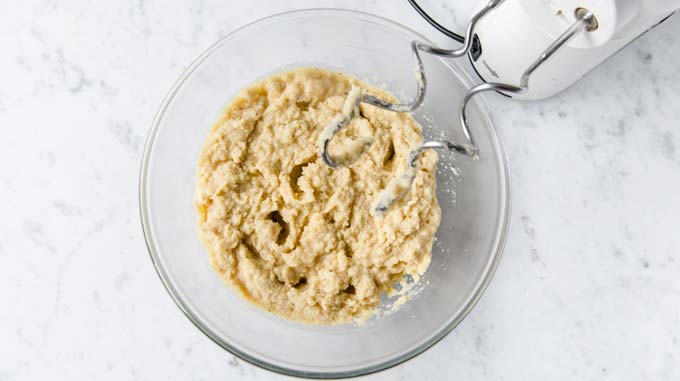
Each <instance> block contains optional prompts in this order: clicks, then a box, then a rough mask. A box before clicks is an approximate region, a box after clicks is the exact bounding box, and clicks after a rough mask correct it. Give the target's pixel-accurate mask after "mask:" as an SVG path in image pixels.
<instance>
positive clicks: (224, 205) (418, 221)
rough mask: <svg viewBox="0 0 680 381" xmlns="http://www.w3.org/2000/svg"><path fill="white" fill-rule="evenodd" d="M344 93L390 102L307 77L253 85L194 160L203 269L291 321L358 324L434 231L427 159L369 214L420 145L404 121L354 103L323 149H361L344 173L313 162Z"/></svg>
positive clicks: (419, 264) (432, 156)
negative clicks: (405, 185) (398, 193)
mask: <svg viewBox="0 0 680 381" xmlns="http://www.w3.org/2000/svg"><path fill="white" fill-rule="evenodd" d="M352 86H359V87H361V89H362V90H363V91H364V92H365V93H367V94H371V95H374V96H377V97H380V98H382V99H386V100H392V101H394V100H395V98H394V97H393V96H392V95H390V94H389V93H387V92H385V91H384V90H381V89H378V88H376V87H372V86H369V85H367V84H365V83H362V82H359V81H358V80H357V79H355V78H353V77H351V76H348V75H344V74H341V73H335V72H329V71H325V70H321V69H314V68H306V69H299V70H295V71H291V72H285V73H280V74H277V75H274V76H272V77H269V78H266V79H264V80H262V81H260V82H258V83H255V84H253V85H251V86H250V87H248V88H245V89H244V90H242V91H241V92H240V93H239V94H238V95H237V96H236V97H235V98H234V99H233V100H232V101H231V102H230V103H229V105H228V106H227V107H226V108H225V110H224V113H223V115H222V117H221V118H220V119H219V121H218V122H217V123H216V124H215V125H214V127H213V129H212V131H211V132H210V134H209V136H208V138H207V141H206V143H205V146H204V148H203V151H202V152H201V154H200V158H199V162H198V179H197V190H196V208H197V210H198V230H199V236H200V239H201V240H202V241H203V244H204V245H205V247H206V249H207V251H208V254H209V259H210V263H211V265H212V267H213V268H214V270H215V271H216V272H217V273H219V275H220V276H221V277H222V278H223V279H224V280H225V282H226V283H227V284H228V285H229V286H230V287H232V288H233V289H235V290H236V291H237V292H239V293H240V294H241V295H242V296H243V297H245V298H246V299H247V300H249V301H251V302H253V303H254V304H256V305H258V306H260V307H262V308H264V309H265V310H267V311H270V312H272V313H274V314H277V315H280V316H283V317H285V318H288V319H292V320H296V321H299V322H304V323H312V324H338V323H347V322H351V321H352V320H355V319H358V318H363V317H366V316H369V315H370V312H371V311H373V310H374V309H375V308H376V306H377V305H378V304H379V302H380V295H381V293H383V292H390V291H391V290H392V286H393V285H394V284H396V283H398V282H400V281H401V280H402V278H403V276H404V275H405V274H411V275H413V276H414V277H415V278H416V279H417V278H418V277H419V276H420V275H422V274H423V273H424V272H425V270H426V269H427V267H428V265H429V263H430V258H431V255H432V254H431V253H432V243H433V240H434V236H435V232H436V231H437V227H438V226H439V222H440V209H439V205H438V203H437V199H436V191H435V187H436V183H435V166H436V162H437V154H436V152H434V151H432V150H428V151H426V152H424V153H423V154H422V156H421V158H420V159H419V166H418V169H417V171H416V174H415V180H414V182H413V187H412V189H411V191H410V192H409V193H408V194H407V195H406V196H405V197H404V198H402V199H401V200H399V201H398V202H397V203H396V204H395V205H394V206H393V207H392V208H391V209H390V210H388V211H387V212H386V213H385V214H384V215H383V216H374V215H372V214H371V204H372V202H373V200H374V198H375V197H377V195H378V194H379V193H380V191H381V190H382V189H383V188H385V186H386V185H387V184H388V183H389V182H390V180H391V179H392V178H394V177H396V176H399V175H400V174H401V173H403V172H404V171H405V170H406V161H407V156H408V153H409V150H410V148H411V147H412V146H413V145H415V144H417V143H419V142H421V141H422V135H421V133H420V126H419V125H418V124H417V123H416V121H415V120H414V119H413V117H412V116H411V115H409V114H406V113H394V112H389V111H385V110H381V109H378V108H376V107H373V106H370V105H366V104H361V105H360V113H359V116H357V117H356V118H354V119H353V120H352V121H351V123H350V124H349V125H348V126H347V127H346V128H345V129H343V130H342V131H341V132H340V133H339V134H338V135H337V136H336V137H335V138H334V139H333V141H332V142H331V144H330V152H331V153H334V152H342V151H343V147H346V146H347V145H351V144H352V143H353V142H357V141H359V140H361V139H365V138H367V137H369V138H372V139H373V144H372V145H371V146H370V147H369V148H367V149H366V150H365V152H364V153H363V154H362V155H361V156H359V157H358V160H357V161H356V162H354V163H353V164H351V165H350V166H349V167H344V168H338V169H332V168H329V167H328V166H326V165H325V164H324V163H323V161H322V160H321V158H320V157H319V155H318V150H317V139H318V137H319V134H320V133H321V131H322V130H323V129H324V127H325V126H326V125H327V124H328V123H330V122H331V121H332V120H333V118H334V117H336V116H337V115H338V114H340V113H341V112H342V108H343V103H344V101H345V98H346V97H347V94H348V93H349V91H350V89H351V88H352Z"/></svg>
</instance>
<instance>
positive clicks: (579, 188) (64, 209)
mask: <svg viewBox="0 0 680 381" xmlns="http://www.w3.org/2000/svg"><path fill="white" fill-rule="evenodd" d="M472 4H473V2H472V1H465V2H462V3H461V4H458V3H451V2H442V3H441V8H442V9H441V12H448V13H443V15H448V16H446V17H448V18H449V20H453V21H454V22H455V23H456V24H457V25H462V24H464V21H465V18H466V15H467V14H469V12H470V10H471V9H472ZM310 6H312V4H309V3H308V2H306V1H303V0H294V1H269V2H264V1H257V2H224V1H218V0H196V1H181V2H180V1H172V2H168V1H160V0H144V1H140V0H130V1H118V2H115V1H114V2H88V1H84V0H75V1H70V2H56V1H38V0H31V1H21V2H12V3H11V4H10V3H6V4H4V5H3V6H0V9H1V10H2V12H0V15H1V16H0V21H1V22H0V36H2V37H1V38H0V41H2V44H1V45H0V46H2V48H3V59H0V84H2V85H1V86H0V196H1V197H0V212H1V213H2V218H0V302H2V306H3V307H2V309H0V343H2V344H0V351H1V353H2V360H1V361H0V380H3V381H4V380H32V379H40V378H50V379H111V380H114V379H116V380H118V379H236V378H239V377H240V378H243V379H251V380H274V379H282V378H283V377H281V376H278V375H275V374H272V373H270V372H267V371H264V370H261V369H258V368H255V367H254V366H251V365H249V364H247V363H245V362H243V361H241V360H239V359H236V358H234V357H233V356H231V355H230V354H228V353H226V352H225V351H223V350H222V349H220V348H219V347H218V346H216V345H214V344H213V343H212V342H210V340H209V339H207V338H206V337H204V336H203V334H201V333H200V332H199V331H198V330H197V329H195V328H194V327H193V326H192V324H191V323H190V322H189V321H188V320H187V319H186V318H185V317H184V316H183V315H182V314H181V313H179V311H178V310H177V308H176V307H175V305H174V304H173V302H172V301H171V299H170V298H169V297H168V295H167V294H166V292H165V290H164V289H163V287H162V285H161V283H160V281H159V280H158V277H157V276H156V274H155V272H154V269H153V267H152V266H151V263H150V260H149V258H148V255H147V253H146V247H145V245H144V240H143V237H142V233H141V228H140V223H139V219H138V212H137V208H138V205H137V176H138V169H139V161H140V158H141V151H142V149H143V142H144V139H145V137H146V134H147V131H148V128H149V125H150V123H151V119H152V117H153V115H154V113H155V111H156V108H157V107H158V106H159V104H160V102H161V100H162V99H163V97H164V95H165V93H166V91H167V90H168V89H169V88H170V86H171V84H172V83H173V82H174V80H175V79H176V78H177V77H178V76H179V74H180V73H181V71H182V69H183V68H184V67H186V66H187V65H188V64H189V63H190V62H191V60H192V59H193V58H194V57H196V56H197V55H198V54H199V53H200V52H202V51H203V50H204V49H206V48H207V47H208V46H209V45H210V44H212V43H213V42H214V41H215V40H216V39H218V38H219V37H221V36H224V35H225V34H227V33H229V32H230V31H232V30H234V29H235V28H236V27H238V26H241V25H244V24H246V23H248V22H251V21H253V20H256V19H258V18H260V17H263V16H267V15H270V14H273V13H277V12H282V11H286V10H290V9H296V8H305V7H310ZM313 6H317V7H349V8H358V9H362V10H364V11H366V12H370V13H377V14H380V15H383V16H385V17H388V18H391V19H394V20H397V21H399V22H402V23H404V24H406V25H409V26H411V27H412V28H414V29H416V30H419V31H421V32H423V33H425V34H426V35H428V36H431V37H432V38H433V39H434V40H435V41H437V42H440V43H448V42H447V41H446V40H445V39H443V38H442V37H441V36H438V35H437V34H436V32H435V31H433V30H432V29H431V28H430V27H429V26H428V25H427V24H426V23H425V22H424V21H422V20H421V19H420V18H419V16H417V14H416V13H415V12H414V11H413V10H412V9H411V8H410V7H409V6H408V4H407V3H406V2H393V1H388V0H376V1H366V0H364V1H352V2H349V3H348V2H346V1H337V0H321V1H318V2H316V3H315V4H313ZM488 98H489V101H490V103H491V106H492V109H493V112H494V115H493V117H494V118H495V120H496V122H497V124H498V126H499V127H500V129H501V131H502V133H503V136H504V139H505V144H506V147H507V149H508V152H509V158H510V163H511V170H512V177H513V184H512V185H513V196H512V202H513V212H512V213H513V215H512V224H511V229H510V235H509V239H508V242H507V246H506V250H505V256H504V259H503V261H502V263H501V266H500V268H499V270H498V272H497V274H496V277H495V278H494V280H493V282H492V283H491V286H490V287H489V289H488V291H487V292H486V294H485V295H484V297H483V298H482V299H481V301H480V303H479V304H478V306H477V307H476V308H475V309H474V311H473V312H472V313H471V314H470V315H469V316H468V318H467V319H466V320H465V321H464V322H463V323H462V324H461V325H460V326H459V327H458V328H457V329H456V330H455V331H454V332H452V333H451V334H450V335H449V336H448V337H447V338H446V339H445V340H443V341H442V342H440V343H439V344H437V345H436V346H435V347H433V348H432V349H430V350H428V351H427V352H425V353H424V354H422V355H420V356H419V357H417V358H416V359H413V360H411V361H409V362H407V363H405V364H403V365H401V366H398V367H396V368H393V369H390V370H388V371H385V372H382V373H379V374H376V375H372V376H368V377H366V378H365V379H369V380H383V379H384V380H395V379H397V380H411V379H432V380H445V379H447V380H448V379H453V378H456V379H468V380H469V379H505V380H524V379H612V380H619V379H655V380H677V379H679V378H680V365H679V364H680V343H679V341H680V302H679V301H680V258H679V257H678V252H679V251H680V232H679V230H678V216H680V199H679V198H678V193H679V191H680V16H674V17H672V18H670V19H669V20H668V21H667V22H665V23H664V24H662V25H660V26H659V27H658V28H656V29H654V30H653V31H652V32H650V33H648V34H646V35H644V36H642V37H641V38H639V39H638V40H637V41H635V42H634V43H632V44H631V45H630V46H628V47H627V48H626V49H624V50H623V51H621V52H620V53H619V54H617V55H616V56H614V57H613V58H612V59H610V60H608V61H607V62H605V63H604V64H603V65H601V66H600V67H598V68H596V69H595V70H594V71H593V72H592V73H590V74H589V75H588V76H587V77H586V78H585V79H584V80H583V81H581V82H580V83H578V84H577V85H575V86H574V87H572V88H570V89H568V90H567V91H565V92H563V93H561V94H559V95H558V96H556V97H553V98H551V99H547V100H544V101H540V102H534V103H518V102H512V101H508V100H506V99H503V98H501V97H497V96H493V95H491V96H489V97H488Z"/></svg>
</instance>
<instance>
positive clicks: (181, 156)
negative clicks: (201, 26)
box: [140, 9, 510, 378]
mask: <svg viewBox="0 0 680 381" xmlns="http://www.w3.org/2000/svg"><path fill="white" fill-rule="evenodd" d="M414 39H415V40H421V41H427V39H425V38H424V37H423V36H421V35H419V34H417V33H415V32H413V31H412V30H410V29H408V28H406V27H404V26H402V25H399V24H397V23H394V22H392V21H389V20H386V19H383V18H380V17H377V16H373V15H369V14H365V13H359V12H354V11H346V10H323V9H321V10H303V11H294V12H289V13H284V14H279V15H276V16H272V17H268V18H265V19H262V20H260V21H257V22H254V23H252V24H250V25H248V26H245V27H243V28H241V29H239V30H236V31H235V32H233V33H231V34H230V35H228V36H226V37H224V38H222V39H221V40H220V41H219V42H217V43H216V44H215V45H213V46H212V47H210V48H209V49H208V50H207V51H206V52H205V53H203V54H202V55H201V56H200V57H198V59H196V61H195V62H194V63H193V64H192V65H191V66H190V67H189V68H188V69H187V70H186V71H185V72H184V74H182V76H181V77H180V78H179V80H178V81H177V83H176V84H175V85H174V86H173V88H172V90H171V91H170V92H169V94H168V95H167V97H166V99H165V101H164V102H163V105H162V106H161V108H160V110H159V111H158V113H157V115H156V118H155V120H154V122H153V126H152V128H151V131H150V133H149V137H148V140H147V143H146V148H145V152H144V157H143V162H142V168H141V174H140V209H141V217H142V225H143V229H144V234H145V237H146V242H147V246H148V248H149V252H150V254H151V258H152V260H153V263H154V265H155V267H156V270H157V271H158V275H159V276H160V278H161V280H162V281H163V284H164V285H165V287H166V288H167V290H168V292H169V293H170V295H171V296H172V298H173V299H174V300H175V302H176V303H177V305H178V306H179V308H180V309H181V310H182V312H184V313H185V314H186V316H187V317H188V318H189V319H191V321H192V322H193V323H194V324H195V325H196V326H197V327H198V328H199V329H200V330H201V331H203V332H204V333H205V334H206V335H207V336H208V337H210V338H211V339H212V340H213V341H215V342H216V343H217V344H219V345H220V346H222V347H223V348H225V349H226V350H228V351H229V352H231V353H233V354H234V355H236V356H238V357H240V358H242V359H244V360H246V361H249V362H251V363H253V364H256V365H259V366H261V367H263V368H266V369H270V370H273V371H277V372H280V373H285V374H289V375H295V376H305V377H315V378H336V377H348V376H357V375H361V374H366V373H371V372H374V371H378V370H382V369H385V368H388V367H390V366H393V365H395V364H398V363H400V362H402V361H405V360H407V359H409V358H411V357H413V356H415V355H417V354H419V353H421V352H423V351H424V350H425V349H427V348H429V347H430V346H432V345H433V344H434V343H436V342H437V341H438V340H440V339H441V338H443V337H444V336H445V335H446V334H447V333H449V332H450V331H451V330H452V329H453V328H454V327H455V326H456V325H457V324H458V323H460V321H461V320H462V319H463V318H464V317H465V316H466V314H467V313H468V312H469V311H470V309H471V308H472V307H473V306H474V304H475V303H476V301H477V300H478V299H479V297H480V296H481V294H482V292H483V291H484V289H485V287H486V286H487V284H488V283H489V280H490V278H491V276H492V275H493V272H494V270H495V268H496V266H497V265H498V261H499V259H500V256H501V251H502V248H503V244H504V241H505V235H506V232H507V227H508V216H509V208H510V204H509V198H508V195H509V182H508V168H507V160H506V156H505V153H504V149H503V146H502V144H501V142H500V139H499V135H498V132H497V131H496V129H495V127H494V126H493V124H492V122H491V119H490V118H489V111H488V106H487V105H486V104H485V103H484V101H483V99H480V98H477V99H476V101H475V102H474V104H472V105H471V106H472V107H471V108H470V123H471V126H472V129H473V133H474V134H475V137H476V139H477V143H478V145H479V147H480V150H481V158H480V159H479V160H470V159H467V158H464V157H459V158H455V157H454V155H455V154H452V153H449V152H441V153H440V164H439V166H438V173H437V181H438V185H437V196H438V199H439V204H440V206H441V209H442V221H441V226H440V227H439V231H438V233H437V240H436V242H435V245H434V248H433V255H432V263H431V265H430V267H429V269H428V270H427V273H426V274H425V276H424V277H422V279H421V281H420V283H419V284H418V287H417V288H418V290H419V291H418V293H417V294H416V295H415V296H413V297H412V299H411V300H409V301H408V302H407V303H405V304H403V305H402V306H400V307H399V308H394V309H393V310H391V311H389V313H387V312H386V311H383V312H385V313H379V314H376V315H375V316H373V317H372V318H370V319H369V320H368V321H366V322H365V323H363V324H345V325H340V326H332V327H323V326H310V325H304V324H300V323H296V322H292V321H288V320H285V319H282V318H279V317H277V316H273V315H271V314H269V313H267V312H265V311H263V310H261V309H259V308H257V307H255V306H253V305H252V304H250V303H248V302H246V301H245V300H243V299H242V298H241V297H240V296H238V295H236V294H235V293H234V292H232V291H231V290H230V289H229V288H228V287H227V286H226V285H225V284H224V283H223V282H222V280H221V279H220V278H219V276H217V274H215V273H214V272H213V270H212V269H211V267H210V265H209V263H208V257H207V254H206V252H205V250H204V249H203V246H202V245H201V242H200V241H199V239H198V236H197V225H196V212H195V210H194V206H193V199H194V187H195V176H196V163H197V159H198V155H199V152H200V149H201V147H202V145H203V142H204V140H205V138H206V136H207V134H208V132H209V130H210V128H211V126H212V124H213V123H214V122H215V121H216V120H217V117H218V116H219V114H220V112H221V110H222V109H223V107H224V106H225V105H226V104H227V103H228V101H229V100H230V98H231V97H232V96H233V95H234V94H235V93H236V92H237V91H238V90H239V89H241V88H243V87H245V86H247V85H248V84H250V83H252V82H253V81H255V80H258V79H261V78H263V77H266V76H267V75H269V74H272V73H275V72H277V71H281V70H285V69H290V68H294V67H299V66H317V67H323V68H328V69H334V70H340V71H343V72H347V73H352V74H354V75H356V76H357V77H359V78H360V79H363V80H365V81H367V82H370V83H372V84H374V85H378V86H383V87H386V88H387V89H388V90H390V91H392V92H393V93H395V94H397V95H398V96H401V97H402V98H404V100H405V99H408V98H409V97H410V96H412V94H414V92H415V89H416V83H415V79H414V74H413V58H412V56H411V51H410V48H409V43H410V42H411V40H414ZM423 61H424V64H425V68H426V73H427V77H428V84H429V87H428V92H427V96H426V101H425V104H424V105H423V106H422V107H421V108H420V109H419V110H418V112H417V113H415V114H414V116H415V117H416V119H418V120H419V121H420V122H421V124H422V125H423V132H424V134H425V135H427V136H447V137H450V138H454V139H462V133H461V131H460V129H459V125H458V107H457V105H458V104H459V102H460V100H461V97H462V96H463V94H464V91H465V89H466V88H468V87H470V86H471V84H472V81H471V79H470V78H469V77H468V75H467V74H465V72H464V71H463V70H462V68H460V67H457V66H456V63H455V62H451V61H447V60H443V59H440V58H437V57H433V56H431V55H428V54H423ZM386 303H387V304H389V303H390V301H389V300H386Z"/></svg>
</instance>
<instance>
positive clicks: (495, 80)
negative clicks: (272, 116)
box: [319, 0, 680, 214]
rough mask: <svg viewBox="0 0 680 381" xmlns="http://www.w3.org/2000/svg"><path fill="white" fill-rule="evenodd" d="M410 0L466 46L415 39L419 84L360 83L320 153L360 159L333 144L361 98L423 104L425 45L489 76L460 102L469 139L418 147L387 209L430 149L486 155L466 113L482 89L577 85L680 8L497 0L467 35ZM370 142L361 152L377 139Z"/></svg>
mask: <svg viewBox="0 0 680 381" xmlns="http://www.w3.org/2000/svg"><path fill="white" fill-rule="evenodd" d="M409 1H410V2H411V4H412V5H413V6H414V8H415V9H416V10H417V11H418V12H419V13H420V14H421V15H422V16H424V17H425V19H426V20H427V21H428V22H430V24H432V25H433V26H435V27H436V28H437V29H438V30H440V31H442V32H444V33H445V34H447V35H448V36H450V37H452V38H454V39H455V40H457V41H459V42H462V44H463V46H461V47H460V48H459V49H454V50H447V49H440V48H437V47H435V46H431V45H428V44H425V43H423V42H420V41H413V42H412V43H411V50H412V52H413V57H414V60H415V74H416V80H417V91H416V95H415V97H414V98H413V100H412V101H410V102H409V103H404V104H396V103H391V102H386V101H384V100H381V99H378V98H376V97H374V96H371V95H368V94H361V93H360V92H358V91H352V92H351V93H350V95H349V96H348V98H347V100H346V101H345V107H344V110H343V114H342V115H341V116H339V117H338V118H336V119H335V120H334V121H333V122H331V123H330V124H329V125H328V126H327V127H326V129H325V130H324V132H323V133H322V134H321V137H320V139H319V153H320V155H321V158H322V159H323V161H324V162H325V163H326V164H327V165H328V166H330V167H331V168H337V167H341V166H347V165H350V164H351V163H352V162H351V161H347V160H340V159H338V158H335V157H333V156H332V155H331V154H330V153H329V152H328V147H329V144H330V141H331V140H332V138H333V136H334V135H335V134H336V133H337V132H338V131H340V130H341V129H342V128H343V127H345V126H346V125H347V124H349V122H350V121H351V120H352V118H354V117H355V116H356V115H357V114H358V106H359V103H366V104H370V105H373V106H375V107H379V108H382V109H385V110H389V111H394V112H412V111H414V110H416V109H417V108H418V107H419V106H420V105H421V104H422V102H423V100H424V98H425V92H426V90H427V79H426V78H427V77H426V75H425V68H424V66H423V63H422V61H421V58H420V52H425V53H429V54H434V55H437V56H442V57H450V58H458V57H463V56H466V55H467V56H468V57H469V59H470V63H471V64H472V66H473V68H474V69H475V71H476V72H477V74H478V75H479V77H480V78H481V79H482V80H483V81H484V82H483V83H480V84H479V85H476V86H473V87H472V88H470V89H469V90H468V91H467V93H466V94H465V96H464V97H463V100H462V102H461V104H460V127H461V129H462V132H463V136H464V137H465V141H464V142H454V141H448V140H430V141H425V142H423V143H422V144H419V145H418V146H416V147H413V149H412V151H411V152H410V154H409V157H408V163H407V168H408V170H407V171H406V172H405V173H403V174H402V175H400V176H398V177H397V178H395V179H393V180H392V181H391V182H390V184H389V185H388V186H387V187H386V189H385V190H383V191H382V192H381V194H380V196H379V197H378V198H377V199H376V201H375V203H374V205H373V212H374V213H376V214H381V213H383V212H385V211H386V210H388V209H389V207H390V206H391V205H392V204H393V203H394V202H396V201H397V200H399V199H401V198H402V197H403V196H404V195H405V194H406V193H408V191H409V189H410V187H411V184H412V183H413V179H414V178H415V168H416V166H417V163H418V157H419V156H420V153H421V152H422V151H423V150H426V149H445V150H450V151H454V152H458V153H459V154H463V155H465V156H468V157H471V158H473V159H474V158H477V157H478V155H479V154H480V152H479V149H478V147H477V145H476V144H475V140H474V138H473V135H472V132H471V130H470V126H469V125H468V120H467V116H466V108H467V105H468V103H469V102H470V100H471V99H472V98H473V97H474V96H475V95H477V94H479V93H482V92H486V91H497V92H499V93H501V94H504V95H506V96H509V97H511V98H517V99H526V100H536V99H542V98H547V97H549V96H551V95H554V94H556V93H558V92H560V91H562V90H564V89H566V88H567V87H569V86H570V85H571V84H573V83H574V82H576V81H577V80H578V79H580V78H581V77H583V76H584V75H585V74H586V73H587V72H588V71H590V70H591V69H592V68H594V67H595V66H596V65H597V64H599V63H601V62H602V61H604V60H605V59H606V58H608V57H610V56H611V55H613V54H614V53H616V52H617V51H618V50H619V49H621V48H623V47H624V46H625V45H626V44H628V43H629V42H631V41H632V40H634V39H635V38H637V37H638V36H640V35H641V34H643V33H644V32H646V31H648V30H650V29H652V28H653V27H654V26H656V25H658V24H659V23H661V22H662V21H664V20H665V19H667V18H668V17H670V16H671V15H672V14H673V13H674V12H675V10H677V9H678V8H680V0H491V1H490V2H488V3H487V4H485V5H484V4H482V5H480V7H478V10H477V12H476V13H475V14H474V16H473V17H472V18H471V19H470V21H469V23H468V25H467V28H466V32H465V36H464V37H463V36H459V35H457V34H455V33H453V32H450V31H448V30H446V29H445V28H444V27H442V26H441V25H439V24H438V23H436V22H435V21H434V20H433V19H432V18H430V17H429V15H427V13H425V12H424V11H423V10H422V9H421V8H420V6H419V5H418V4H417V3H416V2H415V0H409ZM558 52H559V54H556V53H558ZM530 79H531V83H530V81H529V80H530ZM362 144H363V146H362V147H361V150H360V153H361V152H363V150H364V149H365V148H366V146H368V145H370V141H364V142H362ZM356 159H357V158H356V157H355V158H354V160H356Z"/></svg>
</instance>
